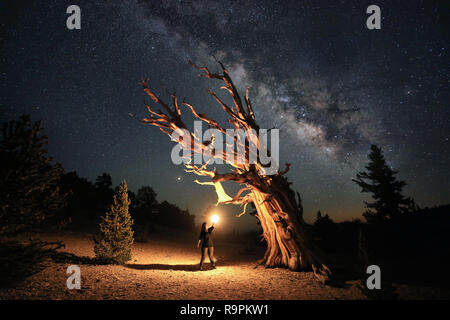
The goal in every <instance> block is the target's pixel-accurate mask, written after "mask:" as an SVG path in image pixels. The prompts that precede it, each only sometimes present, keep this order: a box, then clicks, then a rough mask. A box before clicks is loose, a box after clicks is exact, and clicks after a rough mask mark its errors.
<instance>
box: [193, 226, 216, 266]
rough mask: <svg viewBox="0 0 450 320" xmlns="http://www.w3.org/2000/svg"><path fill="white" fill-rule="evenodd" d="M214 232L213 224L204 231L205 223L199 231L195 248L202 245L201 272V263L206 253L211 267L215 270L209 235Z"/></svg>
mask: <svg viewBox="0 0 450 320" xmlns="http://www.w3.org/2000/svg"><path fill="white" fill-rule="evenodd" d="M213 230H214V223H213V224H212V225H211V226H210V227H209V228H208V229H206V222H203V224H202V230H201V231H200V237H199V239H198V243H197V248H198V247H199V246H200V243H201V244H202V257H201V259H200V270H202V266H203V262H204V261H205V255H206V252H208V256H209V261H211V264H212V267H213V268H214V269H215V268H216V261H217V260H216V259H215V258H214V245H213V242H212V239H211V233H212V231H213Z"/></svg>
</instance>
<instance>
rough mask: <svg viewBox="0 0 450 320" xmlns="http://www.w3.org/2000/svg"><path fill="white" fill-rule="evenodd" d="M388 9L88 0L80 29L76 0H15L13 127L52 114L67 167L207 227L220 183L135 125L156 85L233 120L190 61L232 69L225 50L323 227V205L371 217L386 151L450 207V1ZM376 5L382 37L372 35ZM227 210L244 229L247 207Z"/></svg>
mask: <svg viewBox="0 0 450 320" xmlns="http://www.w3.org/2000/svg"><path fill="white" fill-rule="evenodd" d="M372 2H373V1H245V2H244V1H242V2H235V1H216V0H212V1H169V0H166V1H138V0H127V1H117V2H113V3H110V2H92V1H77V3H76V4H77V5H78V6H80V8H81V30H68V29H67V28H66V19H67V17H68V15H67V14H66V8H67V6H69V5H71V4H74V3H72V2H70V1H48V2H35V3H29V2H26V5H25V2H20V1H10V2H3V3H2V4H0V10H1V20H0V21H1V22H0V23H1V48H2V49H1V53H0V63H1V65H2V68H1V74H0V80H1V85H0V90H1V96H0V107H1V110H2V113H1V116H0V117H1V120H2V122H3V121H7V120H9V119H12V118H15V117H17V116H19V115H20V114H23V113H31V114H32V116H33V119H36V120H37V119H42V120H43V121H44V127H45V129H46V134H47V135H48V136H49V142H50V143H49V147H50V153H51V154H52V155H53V156H54V158H55V159H57V160H58V161H60V162H62V163H63V166H64V167H65V168H66V170H67V171H70V170H76V171H77V172H78V173H79V174H80V175H81V176H85V177H88V178H89V179H94V178H95V176H97V175H99V174H101V173H102V172H104V171H106V172H109V173H111V175H112V177H113V182H114V184H117V183H119V181H120V180H121V179H123V178H125V179H126V180H127V182H128V185H129V187H130V188H131V189H132V190H136V189H137V188H139V187H140V186H141V185H150V186H152V187H153V188H154V189H155V191H156V192H157V194H158V200H160V201H162V200H168V201H170V202H173V203H176V204H178V205H179V206H180V207H181V208H183V209H185V208H188V209H189V210H190V211H191V212H192V213H194V214H196V215H199V216H200V215H201V214H202V213H203V210H205V208H206V207H207V206H208V205H210V204H213V203H215V194H214V190H213V188H208V187H205V186H198V185H196V184H195V183H194V182H193V180H194V179H195V177H194V176H191V175H189V174H186V173H184V171H183V167H181V166H175V165H173V164H172V163H171V161H170V151H171V148H172V146H173V144H172V143H171V142H170V141H169V139H168V138H167V136H165V135H163V134H162V133H161V132H159V131H158V130H157V129H156V128H153V127H146V126H143V125H141V124H139V123H138V122H137V121H135V120H134V119H132V118H131V117H130V116H129V115H128V114H129V113H132V114H135V115H138V116H144V115H146V113H145V107H144V105H143V100H144V99H145V96H144V93H143V92H142V88H141V87H140V86H139V81H141V80H143V79H146V78H149V79H150V81H149V84H150V86H151V87H152V89H154V90H155V91H156V92H158V93H160V95H161V96H162V97H167V96H166V95H165V90H164V88H168V89H169V90H172V89H176V91H177V93H178V95H179V96H180V98H183V97H186V99H187V100H188V101H189V102H190V103H192V104H193V105H195V106H196V108H197V109H198V110H199V111H200V112H206V113H207V114H208V115H213V117H214V118H217V120H218V121H219V122H221V121H222V122H223V121H224V120H225V116H224V115H222V114H221V113H220V112H219V106H218V105H216V104H215V102H214V101H213V100H212V98H211V97H210V96H209V95H208V94H207V93H206V89H208V88H211V89H214V90H215V91H216V92H218V88H217V85H218V84H217V83H214V82H212V81H211V80H205V79H202V78H198V77H197V76H196V75H197V70H195V69H193V68H192V67H191V66H190V65H189V64H187V63H186V58H191V59H192V60H193V61H194V62H196V63H197V64H199V65H202V64H203V65H208V66H209V67H211V68H212V69H216V70H217V65H215V62H214V59H212V57H211V55H212V54H214V55H215V56H216V57H217V58H218V59H220V60H221V61H223V63H224V64H225V66H226V67H227V68H228V69H229V71H230V74H231V76H232V78H233V80H234V81H235V83H236V85H237V86H238V88H239V89H241V90H245V87H246V86H247V85H249V86H250V87H251V89H250V98H251V99H252V103H253V105H254V109H255V113H256V116H257V121H258V122H259V123H260V126H261V127H262V128H273V127H276V128H279V129H280V138H281V142H280V162H281V163H284V162H290V163H291V164H292V167H291V171H290V172H289V174H288V177H289V179H290V180H291V181H292V182H293V187H294V188H295V189H296V190H298V191H299V192H300V193H301V194H302V197H303V200H304V206H305V218H306V220H307V221H312V219H313V217H314V215H315V213H316V212H317V210H319V209H320V210H321V211H322V212H324V213H329V214H330V216H331V217H332V218H333V219H335V220H338V221H340V220H345V219H351V218H360V217H361V212H362V208H363V200H365V199H367V198H366V196H365V195H362V194H360V192H359V189H358V187H357V185H356V184H354V183H353V182H352V181H351V178H352V177H354V176H355V175H356V172H357V171H359V170H361V169H363V167H364V165H365V163H366V160H367V159H366V154H367V152H368V150H369V147H370V144H371V143H375V144H378V145H380V146H381V147H382V148H383V150H384V152H385V156H386V158H387V159H388V161H389V164H390V165H391V166H392V167H393V168H394V169H395V170H398V171H399V177H400V178H401V179H403V180H405V181H406V182H407V183H408V185H407V187H406V189H405V194H406V195H408V196H412V197H413V198H415V199H416V201H417V203H418V204H419V205H420V206H432V205H438V204H444V203H448V200H449V199H450V197H449V195H450V194H449V191H450V179H449V178H450V170H449V166H448V162H449V160H450V142H449V138H450V121H449V119H450V111H449V110H450V109H449V105H448V101H449V90H448V89H449V59H448V50H449V47H448V43H449V36H448V27H449V25H448V23H449V22H448V21H450V19H449V16H448V12H450V11H449V9H450V8H449V5H448V2H445V1H409V2H408V3H406V2H394V1H375V2H374V3H372ZM371 4H377V5H378V6H380V8H381V16H382V22H381V30H368V29H367V28H366V19H367V17H368V15H367V14H366V8H367V7H368V6H369V5H371ZM167 100H169V99H167ZM186 111H187V110H186ZM186 113H187V112H186ZM187 119H189V117H188V118H187ZM225 187H226V188H230V186H228V185H225ZM227 190H229V191H230V193H232V192H231V190H235V187H231V189H227ZM223 210H224V211H226V212H229V214H227V215H226V218H225V222H224V223H228V224H230V226H231V225H232V226H235V227H237V225H238V223H237V218H234V217H233V215H232V214H231V213H232V212H237V211H239V208H227V209H223ZM240 219H241V220H244V223H243V224H242V225H244V226H245V227H249V226H254V225H255V220H254V218H252V217H246V216H243V217H242V218H240Z"/></svg>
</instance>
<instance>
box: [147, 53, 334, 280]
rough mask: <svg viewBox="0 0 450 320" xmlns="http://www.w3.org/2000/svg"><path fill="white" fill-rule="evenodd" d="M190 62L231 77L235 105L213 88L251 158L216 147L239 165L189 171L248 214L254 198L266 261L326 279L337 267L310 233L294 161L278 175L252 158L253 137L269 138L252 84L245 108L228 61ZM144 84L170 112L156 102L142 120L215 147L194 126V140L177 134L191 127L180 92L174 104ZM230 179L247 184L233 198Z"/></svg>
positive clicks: (227, 85) (186, 144)
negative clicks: (290, 175)
mask: <svg viewBox="0 0 450 320" xmlns="http://www.w3.org/2000/svg"><path fill="white" fill-rule="evenodd" d="M189 63H191V64H192V65H193V66H194V67H196V68H197V69H199V70H201V71H203V72H204V73H202V74H200V76H202V77H206V78H209V79H217V80H221V81H223V82H224V83H225V86H224V87H223V88H224V89H226V90H227V91H228V92H229V94H230V96H231V98H232V100H233V103H234V106H232V107H229V106H228V105H227V104H225V103H224V102H223V101H222V100H221V99H220V98H219V97H218V96H217V95H216V94H215V93H214V92H212V91H208V92H209V94H211V95H212V96H213V97H214V98H215V100H216V101H217V102H218V103H219V104H220V106H221V107H222V109H223V110H224V111H225V112H226V113H227V114H228V116H229V119H228V120H229V122H230V123H231V124H232V125H233V127H234V129H243V130H244V131H245V132H246V137H245V141H243V140H241V139H239V138H237V137H235V136H233V139H234V142H235V143H236V145H238V144H240V145H241V146H242V147H243V148H244V149H245V161H244V162H243V163H241V162H238V161H237V160H236V159H238V156H237V154H236V151H232V152H234V153H235V154H234V157H233V159H231V160H230V159H229V158H228V157H226V154H225V152H223V151H222V152H219V151H217V150H214V151H215V152H214V153H212V155H213V158H216V159H221V160H223V161H224V162H225V163H227V164H229V165H230V166H231V167H232V168H233V172H230V173H223V174H220V173H218V172H217V171H216V169H215V168H214V169H213V170H210V169H208V168H207V167H208V165H209V163H208V162H207V163H204V164H203V165H201V166H197V165H194V164H191V163H188V164H186V168H187V169H186V171H187V172H192V173H194V174H196V175H199V176H206V177H209V178H210V179H211V180H210V181H206V182H200V181H197V180H196V182H197V183H199V184H207V185H213V186H215V188H216V193H217V195H218V202H217V204H219V203H221V204H240V205H244V211H243V212H242V214H244V213H245V208H246V206H247V204H248V203H253V205H254V206H255V208H256V214H255V216H256V217H257V218H258V220H259V221H260V223H261V226H262V229H263V237H264V239H265V240H266V242H267V250H266V253H265V255H264V258H263V259H262V260H261V264H264V265H265V266H266V267H288V268H289V269H290V270H297V271H300V270H312V271H313V272H314V274H315V275H316V277H317V278H318V279H319V280H320V281H322V282H324V281H325V280H327V279H328V278H329V276H330V275H331V271H330V269H329V268H328V267H327V266H326V264H325V258H324V256H323V254H322V253H321V252H320V250H319V249H318V248H316V247H315V246H314V244H313V243H312V241H311V239H310V236H309V234H308V231H307V229H306V225H305V222H304V220H303V216H302V215H303V207H302V204H301V198H300V195H299V194H298V193H297V198H298V199H297V201H296V197H295V195H296V194H295V192H294V191H293V190H292V189H291V188H290V183H289V182H288V181H287V178H286V177H284V175H285V174H286V173H287V172H288V171H289V168H290V165H289V164H286V168H285V169H284V170H283V171H282V172H278V173H277V174H275V175H264V166H263V165H262V164H261V163H260V162H259V159H258V161H257V162H256V163H250V161H248V160H249V158H250V154H251V153H252V152H254V150H252V149H251V148H249V147H248V145H249V144H250V143H252V144H253V145H254V146H256V149H257V150H258V151H259V150H260V148H261V147H262V145H261V144H262V143H263V142H262V141H260V140H259V137H258V136H257V135H256V134H255V132H257V131H258V130H259V126H258V125H257V123H256V122H255V116H254V112H253V108H252V105H251V102H250V99H249V96H248V89H249V88H247V90H246V94H245V106H246V108H244V105H243V104H242V101H241V98H240V96H239V93H238V91H237V89H236V87H235V86H234V84H233V82H232V80H231V78H230V76H229V75H228V72H227V70H226V69H225V67H224V66H223V64H222V63H220V62H218V63H219V64H220V66H221V69H222V71H223V74H215V73H211V72H210V71H209V69H208V68H206V67H198V66H197V65H195V64H194V63H192V62H191V61H189ZM142 85H143V87H144V91H145V92H146V93H147V95H148V96H150V98H151V99H152V100H153V101H154V102H155V103H158V104H159V105H160V106H162V107H163V108H164V109H165V110H166V112H167V113H164V112H162V111H161V110H158V111H154V110H152V108H151V107H150V105H148V104H146V106H147V110H148V111H149V113H150V117H149V118H144V119H141V122H142V123H144V124H150V125H154V126H157V127H159V128H160V130H161V131H163V132H164V133H166V134H167V135H169V137H171V138H172V139H173V140H175V141H176V142H178V144H179V145H181V146H182V148H183V149H185V150H189V151H194V152H196V151H199V149H198V147H197V148H195V144H197V146H200V151H205V150H210V149H209V148H210V144H211V142H212V140H211V141H209V142H204V141H201V139H199V137H198V136H197V135H195V134H194V133H192V132H189V134H190V138H191V139H190V141H189V142H188V141H187V140H185V139H179V138H177V137H178V136H177V135H174V132H175V131H177V132H179V130H180V129H182V130H187V127H186V125H185V124H184V122H183V121H182V119H181V109H180V107H179V104H178V99H177V96H176V94H175V93H173V94H171V97H172V104H173V107H169V106H168V105H167V104H166V103H165V102H164V101H162V100H161V99H159V98H158V97H157V96H156V95H155V94H154V93H153V92H152V91H150V90H149V88H148V86H147V82H145V81H144V82H143V83H142ZM182 104H183V105H184V106H186V107H187V108H188V109H190V111H191V112H192V114H193V115H194V117H196V118H197V119H200V120H201V121H203V122H205V123H207V124H208V126H209V127H212V128H215V129H217V130H219V131H220V132H221V133H223V134H225V135H227V134H229V133H227V131H226V130H225V129H224V128H222V127H221V126H220V125H219V124H218V123H217V122H216V121H214V120H213V119H211V118H209V117H208V116H207V115H205V114H198V113H197V112H196V111H195V108H194V107H193V106H192V105H191V104H189V103H188V102H186V101H185V100H183V102H182ZM233 150H234V149H233ZM216 151H217V152H216ZM228 151H230V150H228ZM224 181H234V182H236V183H238V184H241V185H242V186H243V188H242V189H241V190H240V191H239V192H238V193H237V194H236V195H235V196H234V197H233V198H231V197H230V196H228V195H227V194H226V192H225V191H224V189H223V187H222V185H221V183H222V182H224Z"/></svg>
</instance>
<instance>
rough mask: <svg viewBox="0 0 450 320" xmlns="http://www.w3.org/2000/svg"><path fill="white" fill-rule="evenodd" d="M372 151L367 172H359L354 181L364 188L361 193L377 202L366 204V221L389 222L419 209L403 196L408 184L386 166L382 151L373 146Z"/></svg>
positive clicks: (364, 214)
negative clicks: (370, 195)
mask: <svg viewBox="0 0 450 320" xmlns="http://www.w3.org/2000/svg"><path fill="white" fill-rule="evenodd" d="M370 150H371V151H370V153H369V155H368V158H369V164H368V165H367V166H366V169H367V171H362V172H359V173H358V174H357V175H356V179H352V180H353V181H354V182H356V183H357V184H358V185H359V186H360V187H361V188H362V189H361V192H367V193H371V194H372V198H373V199H374V200H375V201H374V202H371V203H368V202H366V201H365V202H364V203H365V204H366V211H365V212H364V213H363V216H364V217H365V218H366V220H367V221H368V222H374V221H383V220H388V219H392V218H394V217H397V216H399V215H400V214H401V213H404V212H407V211H409V210H411V209H413V208H417V206H416V205H415V203H414V200H412V199H411V198H405V197H404V196H403V194H402V189H403V187H404V186H405V185H406V183H405V182H404V181H400V180H398V179H397V178H396V177H395V175H396V174H397V172H396V171H394V170H392V169H391V168H390V167H389V166H388V165H387V164H386V160H385V158H384V156H383V153H382V150H381V149H380V148H379V147H377V146H376V145H372V146H371V147H370Z"/></svg>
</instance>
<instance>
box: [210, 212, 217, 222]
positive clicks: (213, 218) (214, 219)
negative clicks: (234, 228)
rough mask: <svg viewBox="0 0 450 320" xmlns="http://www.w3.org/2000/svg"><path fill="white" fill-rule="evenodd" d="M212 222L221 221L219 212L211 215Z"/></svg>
mask: <svg viewBox="0 0 450 320" xmlns="http://www.w3.org/2000/svg"><path fill="white" fill-rule="evenodd" d="M211 222H212V223H217V222H219V216H218V215H217V214H213V215H212V216H211Z"/></svg>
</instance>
